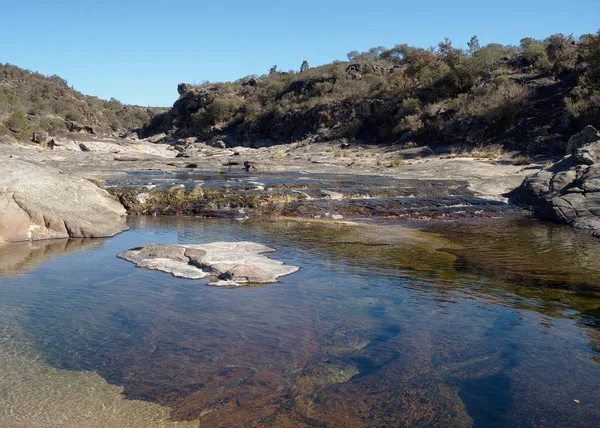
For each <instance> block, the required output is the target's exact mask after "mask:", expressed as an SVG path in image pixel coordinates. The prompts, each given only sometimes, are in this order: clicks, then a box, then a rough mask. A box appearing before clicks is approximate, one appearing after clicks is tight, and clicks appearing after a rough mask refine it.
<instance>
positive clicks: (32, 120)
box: [0, 63, 165, 139]
mask: <svg viewBox="0 0 600 428" xmlns="http://www.w3.org/2000/svg"><path fill="white" fill-rule="evenodd" d="M164 111H165V109H160V108H148V107H140V106H131V105H125V104H122V103H120V102H119V101H117V100H115V99H111V100H109V101H105V100H101V99H99V98H97V97H92V96H86V95H83V94H81V93H80V92H78V91H76V90H75V89H73V88H71V87H69V85H68V84H67V82H66V81H65V80H64V79H62V78H61V77H59V76H56V75H54V76H50V77H47V76H44V75H42V74H40V73H35V72H32V71H29V70H24V69H22V68H19V67H16V66H14V65H10V64H2V63H0V138H1V137H4V138H8V139H10V138H16V139H27V138H31V133H32V132H33V131H48V132H51V133H60V132H66V131H76V132H88V133H99V134H108V133H117V132H124V131H127V130H131V129H135V128H141V127H143V126H144V125H145V124H147V123H148V122H149V121H150V120H151V119H152V117H154V116H155V115H156V114H157V113H160V112H164Z"/></svg>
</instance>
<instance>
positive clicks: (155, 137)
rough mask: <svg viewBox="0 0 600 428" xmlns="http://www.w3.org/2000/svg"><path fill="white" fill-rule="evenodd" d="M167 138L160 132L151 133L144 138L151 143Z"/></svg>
mask: <svg viewBox="0 0 600 428" xmlns="http://www.w3.org/2000/svg"><path fill="white" fill-rule="evenodd" d="M166 139H167V134H165V133H164V132H161V133H160V134H156V135H152V136H151V137H148V138H146V141H147V142H148V143H151V144H156V143H161V142H163V141H164V140H166Z"/></svg>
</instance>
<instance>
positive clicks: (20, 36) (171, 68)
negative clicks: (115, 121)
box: [0, 0, 600, 106]
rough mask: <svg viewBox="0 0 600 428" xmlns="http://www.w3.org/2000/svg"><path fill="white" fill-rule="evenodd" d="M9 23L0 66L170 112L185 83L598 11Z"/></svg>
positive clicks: (541, 1)
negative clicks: (52, 77)
mask: <svg viewBox="0 0 600 428" xmlns="http://www.w3.org/2000/svg"><path fill="white" fill-rule="evenodd" d="M0 15H1V16H2V19H1V20H0V62H3V63H6V62H8V63H11V64H14V65H18V66H20V67H23V68H28V69H31V70H34V71H39V72H40V73H43V74H47V75H51V74H58V75H60V76H61V77H63V78H65V79H66V80H67V81H68V82H69V84H70V85H72V86H74V87H75V88H76V89H77V90H79V91H81V92H83V93H85V94H88V95H96V96H99V97H101V98H107V99H108V98H110V97H114V98H116V99H118V100H120V101H122V102H126V103H132V104H140V105H153V106H154V105H156V106H170V105H172V104H173V102H174V101H175V100H176V99H177V96H178V95H177V90H176V89H177V84H178V83H181V82H190V83H193V82H196V83H199V82H201V81H204V80H210V81H226V80H236V79H238V78H241V77H244V76H247V75H250V74H258V75H260V74H264V73H266V72H268V70H269V68H270V67H271V66H272V65H275V64H277V66H278V68H279V69H281V70H289V69H298V68H299V67H300V64H301V63H302V61H303V60H307V61H308V63H309V64H310V65H311V66H315V65H319V64H324V63H328V62H331V61H332V60H334V59H341V60H344V59H346V53H348V52H349V51H351V50H359V51H364V50H367V49H368V48H370V47H374V46H386V47H392V46H393V45H395V44H400V43H408V44H411V45H415V46H421V47H429V46H433V45H436V44H437V43H438V42H439V41H441V40H443V38H444V37H448V38H450V39H451V40H452V41H453V42H454V44H455V45H456V46H460V47H466V43H467V41H468V40H469V38H470V37H471V36H472V35H474V34H476V35H477V36H478V37H479V40H480V43H481V44H482V45H484V44H486V43H490V42H498V43H503V44H518V42H519V40H520V39H521V38H523V37H534V38H545V37H546V36H549V35H550V34H553V33H559V32H560V33H564V34H571V33H572V34H574V35H575V36H579V35H581V34H584V33H595V32H596V31H598V29H600V0H570V1H567V2H565V1H564V0H504V1H502V0H500V1H486V0H480V1H462V0H454V1H453V0H443V1H439V0H430V1H419V0H412V1H400V0H395V1H394V0H371V1H368V0H364V1H355V0H335V1H327V0H303V1H294V2H291V1H286V0H278V1H267V0H254V1H242V0H221V1H202V0H196V1H188V0H180V1H169V0H161V1H155V0H145V1H139V0H120V1H116V0H95V1H89V0H76V1H75V0H54V1H49V0H43V1H41V0H28V1H25V0H21V1H11V0H6V1H4V2H2V4H0Z"/></svg>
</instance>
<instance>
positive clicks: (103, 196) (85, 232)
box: [0, 158, 128, 243]
mask: <svg viewBox="0 0 600 428" xmlns="http://www.w3.org/2000/svg"><path fill="white" fill-rule="evenodd" d="M124 215H125V208H123V206H122V205H121V204H120V203H119V202H118V201H117V200H115V199H114V198H113V197H112V196H111V195H110V194H109V193H108V192H107V191H105V190H104V189H101V188H99V187H98V186H96V185H95V184H93V183H92V182H90V181H88V180H85V179H83V178H80V177H76V176H73V175H70V174H63V173H61V172H60V171H59V170H57V169H55V168H51V167H48V166H40V165H37V164H34V163H30V162H26V161H23V160H20V159H16V158H4V159H0V243H2V242H19V241H38V240H43V239H56V238H104V237H110V236H114V235H116V234H117V233H119V232H123V231H124V230H127V229H128V228H127V226H126V225H125V222H124Z"/></svg>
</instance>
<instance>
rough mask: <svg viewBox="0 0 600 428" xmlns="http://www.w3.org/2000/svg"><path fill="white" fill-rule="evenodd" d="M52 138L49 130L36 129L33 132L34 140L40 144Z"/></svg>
mask: <svg viewBox="0 0 600 428" xmlns="http://www.w3.org/2000/svg"><path fill="white" fill-rule="evenodd" d="M49 139H50V135H49V134H48V133H47V132H43V131H35V132H34V133H33V138H32V141H33V142H34V143H38V144H46V142H47V141H48V140H49Z"/></svg>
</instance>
